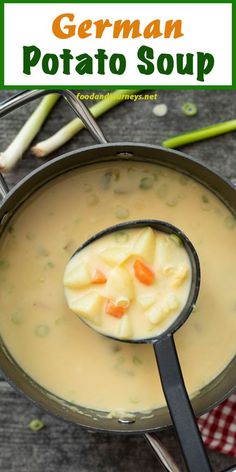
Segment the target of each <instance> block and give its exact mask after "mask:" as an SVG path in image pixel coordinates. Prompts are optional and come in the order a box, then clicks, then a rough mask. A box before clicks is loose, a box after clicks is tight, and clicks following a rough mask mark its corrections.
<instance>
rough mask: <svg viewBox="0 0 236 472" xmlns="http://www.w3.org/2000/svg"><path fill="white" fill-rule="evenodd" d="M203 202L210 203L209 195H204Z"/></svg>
mask: <svg viewBox="0 0 236 472" xmlns="http://www.w3.org/2000/svg"><path fill="white" fill-rule="evenodd" d="M202 201H203V203H209V198H208V197H207V195H202Z"/></svg>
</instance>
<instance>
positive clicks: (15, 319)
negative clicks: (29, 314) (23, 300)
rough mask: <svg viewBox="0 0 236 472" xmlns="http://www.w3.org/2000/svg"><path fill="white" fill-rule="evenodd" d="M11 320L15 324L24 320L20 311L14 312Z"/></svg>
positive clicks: (19, 323)
mask: <svg viewBox="0 0 236 472" xmlns="http://www.w3.org/2000/svg"><path fill="white" fill-rule="evenodd" d="M11 321H12V323H13V324H15V325H17V326H19V325H21V324H22V322H23V320H22V316H21V315H20V314H19V313H13V314H12V315H11Z"/></svg>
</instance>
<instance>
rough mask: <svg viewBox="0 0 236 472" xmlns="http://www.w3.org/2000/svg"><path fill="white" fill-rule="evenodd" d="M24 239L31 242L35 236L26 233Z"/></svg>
mask: <svg viewBox="0 0 236 472" xmlns="http://www.w3.org/2000/svg"><path fill="white" fill-rule="evenodd" d="M25 237H26V239H28V241H32V240H33V239H34V238H35V234H34V233H31V231H29V233H26V235H25Z"/></svg>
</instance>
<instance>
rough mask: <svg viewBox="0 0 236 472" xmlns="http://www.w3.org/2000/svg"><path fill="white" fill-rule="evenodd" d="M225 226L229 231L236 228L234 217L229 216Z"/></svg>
mask: <svg viewBox="0 0 236 472" xmlns="http://www.w3.org/2000/svg"><path fill="white" fill-rule="evenodd" d="M225 224H226V226H227V228H228V229H234V228H235V227H236V218H235V217H234V216H233V215H229V216H227V217H226V218H225Z"/></svg>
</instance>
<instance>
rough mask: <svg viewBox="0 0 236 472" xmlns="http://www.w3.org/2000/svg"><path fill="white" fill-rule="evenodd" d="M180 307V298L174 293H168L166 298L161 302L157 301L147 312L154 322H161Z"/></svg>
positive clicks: (150, 319) (149, 318)
mask: <svg viewBox="0 0 236 472" xmlns="http://www.w3.org/2000/svg"><path fill="white" fill-rule="evenodd" d="M178 307H179V300H178V298H177V297H176V296H175V295H174V294H170V295H168V297H167V298H166V300H165V301H164V302H163V303H162V304H160V303H158V304H157V303H156V304H155V305H153V306H152V307H151V308H150V309H149V310H148V311H147V312H146V316H147V318H148V320H149V321H150V322H151V323H152V324H158V323H161V322H162V321H163V320H164V319H165V318H166V317H167V316H168V315H169V314H170V313H171V312H172V311H174V310H177V308H178Z"/></svg>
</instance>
